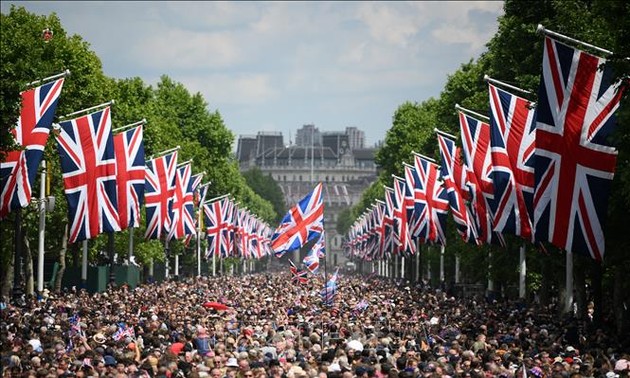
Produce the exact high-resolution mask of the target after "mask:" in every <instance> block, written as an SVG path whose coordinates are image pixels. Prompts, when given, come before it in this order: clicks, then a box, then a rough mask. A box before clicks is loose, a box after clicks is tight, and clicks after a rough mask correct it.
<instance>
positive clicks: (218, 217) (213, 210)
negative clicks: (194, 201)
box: [203, 198, 233, 257]
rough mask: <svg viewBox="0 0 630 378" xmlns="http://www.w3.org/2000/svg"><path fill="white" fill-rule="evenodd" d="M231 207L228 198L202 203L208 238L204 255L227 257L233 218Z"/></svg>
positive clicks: (230, 245)
mask: <svg viewBox="0 0 630 378" xmlns="http://www.w3.org/2000/svg"><path fill="white" fill-rule="evenodd" d="M232 209H233V207H232V206H231V201H230V200H229V199H228V198H222V199H220V200H216V201H213V202H211V203H206V204H204V205H203V211H204V214H205V223H206V235H207V238H208V249H207V252H206V257H209V256H212V255H216V256H217V257H228V256H229V255H230V253H231V248H232V242H231V236H230V232H229V229H230V225H231V223H232V219H233V214H232Z"/></svg>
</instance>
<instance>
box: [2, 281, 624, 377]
mask: <svg viewBox="0 0 630 378" xmlns="http://www.w3.org/2000/svg"><path fill="white" fill-rule="evenodd" d="M323 284H324V280H323V278H322V277H315V276H311V277H310V278H309V281H308V282H307V283H306V284H294V283H292V282H291V277H290V275H289V273H288V272H287V273H274V274H272V273H259V274H251V275H244V276H223V277H216V278H207V277H198V278H191V279H186V280H181V281H167V282H162V283H153V284H149V285H141V286H139V287H136V288H129V287H127V286H121V287H111V288H109V289H108V290H107V291H105V292H103V293H94V294H90V293H88V292H86V291H84V290H74V289H71V290H67V291H64V292H63V293H59V294H53V293H50V292H48V291H45V293H44V295H43V296H42V297H41V298H39V299H36V298H34V299H31V300H30V301H27V303H25V304H21V305H16V304H13V303H10V302H9V303H6V302H3V303H2V306H1V308H0V314H1V317H2V319H1V324H0V330H1V336H0V337H1V340H0V344H1V347H0V348H1V355H2V374H3V376H4V377H167V378H173V377H212V378H265V377H272V378H285V377H286V378H307V377H309V378H326V377H330V378H352V377H360V378H372V377H376V378H384V377H387V378H396V377H399V378H416V377H525V376H527V377H627V376H628V372H629V369H630V362H629V361H630V354H629V353H628V350H627V349H625V348H627V347H628V344H625V345H624V344H623V340H620V339H619V338H618V337H617V336H616V335H612V334H611V333H610V332H607V331H606V330H605V329H596V328H594V327H593V326H592V325H591V324H589V323H588V322H582V321H577V320H575V319H572V318H569V317H567V318H564V317H560V316H558V315H557V314H558V313H557V311H556V309H555V307H553V306H548V307H541V306H536V307H530V306H528V305H525V304H522V303H517V302H510V301H504V300H499V301H496V300H493V301H487V300H485V299H484V298H453V297H449V296H447V295H446V293H444V292H442V291H440V290H439V289H438V290H434V289H431V288H429V287H427V286H425V285H422V283H420V284H410V283H408V282H405V281H393V280H386V279H382V278H379V277H376V276H374V275H370V276H356V275H345V276H344V275H341V276H340V278H339V281H338V286H337V293H336V296H335V299H334V303H333V305H332V306H326V305H323V304H322V299H321V297H320V290H321V288H322V286H323Z"/></svg>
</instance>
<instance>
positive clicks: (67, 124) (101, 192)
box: [57, 106, 120, 243]
mask: <svg viewBox="0 0 630 378" xmlns="http://www.w3.org/2000/svg"><path fill="white" fill-rule="evenodd" d="M110 116H111V113H110V108H109V106H108V107H106V108H105V109H102V110H99V111H97V112H94V113H91V114H88V115H85V116H82V117H79V118H76V119H73V120H70V121H64V122H61V123H60V124H59V126H60V128H61V132H60V133H59V136H58V137H57V147H58V150H59V156H60V157H61V170H62V172H63V183H64V187H65V193H66V199H67V200H68V212H69V219H70V235H69V237H68V241H69V242H70V243H74V242H77V241H81V240H87V239H91V238H93V237H95V236H97V235H98V234H100V233H103V232H115V231H120V221H119V219H118V200H117V192H116V191H117V186H116V157H115V156H114V140H113V139H114V138H113V136H112V124H111V117H110Z"/></svg>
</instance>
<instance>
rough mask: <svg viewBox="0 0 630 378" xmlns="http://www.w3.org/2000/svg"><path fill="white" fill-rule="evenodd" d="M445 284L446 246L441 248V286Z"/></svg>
mask: <svg viewBox="0 0 630 378" xmlns="http://www.w3.org/2000/svg"><path fill="white" fill-rule="evenodd" d="M442 283H444V246H443V245H442V246H440V284H442Z"/></svg>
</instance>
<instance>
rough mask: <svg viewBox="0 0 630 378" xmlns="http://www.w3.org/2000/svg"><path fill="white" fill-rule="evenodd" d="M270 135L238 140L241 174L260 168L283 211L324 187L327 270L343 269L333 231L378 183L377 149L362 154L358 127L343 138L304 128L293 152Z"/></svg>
mask: <svg viewBox="0 0 630 378" xmlns="http://www.w3.org/2000/svg"><path fill="white" fill-rule="evenodd" d="M270 135H271V134H269V133H262V132H259V133H258V134H257V135H256V136H255V137H252V136H240V137H239V140H238V148H237V158H238V161H239V165H240V169H241V171H247V170H249V169H251V168H253V167H258V168H259V169H260V170H261V171H262V172H263V173H264V174H267V175H269V176H271V177H272V178H273V179H274V180H275V181H276V182H277V183H278V184H279V185H280V188H281V189H282V192H283V194H284V198H285V201H286V204H287V206H293V205H294V204H295V203H296V202H297V201H298V200H299V199H301V198H302V197H304V196H305V195H306V194H307V193H308V192H309V191H310V190H312V188H313V187H314V185H315V183H317V182H322V183H323V184H324V193H323V194H324V206H325V210H324V214H325V219H324V222H325V229H326V236H327V240H326V249H327V254H328V255H327V256H328V264H329V265H328V266H329V267H334V266H343V265H344V264H345V263H346V258H345V255H344V253H343V245H342V241H343V235H338V234H337V231H336V226H337V219H338V215H339V212H340V211H341V210H343V209H344V208H348V207H351V206H353V205H355V204H356V203H357V202H358V201H359V199H360V198H361V194H362V193H363V191H364V190H365V189H367V188H368V187H369V186H370V185H371V184H372V183H373V182H374V181H375V180H376V177H377V167H376V164H375V162H374V156H375V153H376V148H364V145H365V133H364V132H363V131H361V130H359V129H357V128H356V127H348V128H346V131H345V132H320V131H319V130H318V129H317V128H316V127H315V125H304V126H303V127H302V128H301V129H300V130H298V133H297V134H296V135H297V136H296V144H295V145H292V146H285V145H283V144H282V143H278V140H280V141H281V140H282V134H273V136H274V138H275V139H274V138H270ZM311 137H312V138H313V139H311ZM318 138H320V139H319V143H318ZM311 140H312V141H313V143H311Z"/></svg>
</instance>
